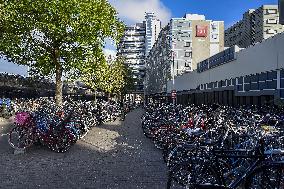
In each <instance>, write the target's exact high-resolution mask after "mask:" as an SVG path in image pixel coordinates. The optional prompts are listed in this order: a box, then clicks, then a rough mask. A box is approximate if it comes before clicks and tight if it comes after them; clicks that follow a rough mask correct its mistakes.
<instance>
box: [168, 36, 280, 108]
mask: <svg viewBox="0 0 284 189" xmlns="http://www.w3.org/2000/svg"><path fill="white" fill-rule="evenodd" d="M231 49H233V50H231ZM226 51H228V53H225V51H224V52H221V53H219V54H217V55H215V57H214V58H212V57H210V58H209V59H208V61H207V62H206V60H205V62H201V63H199V66H198V69H197V70H194V71H193V72H191V73H187V74H184V75H182V76H178V77H177V78H175V82H174V85H173V82H172V81H168V83H167V93H168V94H169V93H170V92H171V90H173V89H175V90H177V91H178V92H177V93H178V95H177V96H178V100H179V102H180V103H182V102H181V101H184V102H186V103H197V104H203V103H205V104H210V103H220V104H229V105H243V104H256V105H260V104H261V103H265V102H267V103H275V102H276V100H277V99H282V100H284V33H281V34H277V35H275V36H273V37H271V38H269V39H266V40H264V41H263V42H262V43H259V44H256V45H254V46H250V47H249V48H247V49H238V48H237V47H232V48H230V49H229V50H226ZM184 102H183V103H184Z"/></svg>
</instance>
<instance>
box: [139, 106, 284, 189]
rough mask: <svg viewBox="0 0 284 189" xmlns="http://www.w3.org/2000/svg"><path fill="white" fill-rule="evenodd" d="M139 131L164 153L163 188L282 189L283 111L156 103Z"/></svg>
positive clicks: (275, 108)
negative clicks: (165, 177) (165, 179)
mask: <svg viewBox="0 0 284 189" xmlns="http://www.w3.org/2000/svg"><path fill="white" fill-rule="evenodd" d="M145 110H146V111H145V114H144V115H143V116H142V129H143V131H144V134H145V135H146V136H147V137H148V138H150V139H151V140H152V141H153V142H154V144H155V146H156V147H157V148H158V149H161V150H162V152H163V157H164V160H165V162H166V164H167V166H168V168H169V169H168V170H169V171H168V182H167V188H168V189H170V188H176V187H177V188H180V187H185V188H210V189H211V188H218V189H219V188H234V189H235V188H245V189H247V188H249V189H250V188H253V189H258V188H265V189H269V188H271V189H272V188H273V189H276V188H277V189H284V135H283V134H284V109H282V108H279V107H272V106H270V107H256V106H246V107H239V108H235V107H228V106H219V105H211V106H205V105H202V106H196V105H190V106H187V107H183V106H181V105H177V106H174V105H165V104H162V105H154V104H150V105H148V106H146V107H145Z"/></svg>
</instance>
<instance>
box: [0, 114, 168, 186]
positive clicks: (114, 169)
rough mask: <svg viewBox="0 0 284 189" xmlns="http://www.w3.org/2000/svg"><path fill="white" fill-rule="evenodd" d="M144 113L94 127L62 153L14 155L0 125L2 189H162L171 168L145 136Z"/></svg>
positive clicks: (34, 150)
mask: <svg viewBox="0 0 284 189" xmlns="http://www.w3.org/2000/svg"><path fill="white" fill-rule="evenodd" d="M142 113H143V111H142V110H141V109H138V110H134V111H133V112H130V113H129V114H128V115H127V116H126V119H125V121H124V122H120V121H118V120H117V121H116V122H114V123H109V124H105V125H102V126H100V127H95V128H93V129H92V130H91V131H90V132H89V133H88V135H87V136H86V137H85V139H84V140H82V141H78V142H77V143H76V144H75V145H74V146H73V147H72V148H71V150H70V151H68V152H67V153H64V154H59V153H54V152H52V151H50V150H49V149H46V148H43V147H41V146H34V147H32V148H30V149H29V150H28V151H27V153H25V154H21V155H13V151H12V149H11V148H10V147H9V145H8V142H7V136H6V135H3V136H2V134H5V133H6V132H7V130H9V126H7V123H6V124H3V123H2V124H0V134H1V135H0V188H96V189H97V188H98V189H105V188H106V189H108V188H109V189H112V188H115V189H116V188H118V189H135V188H147V189H160V188H161V189H164V188H165V185H166V175H167V167H166V166H165V164H164V163H163V160H162V154H161V152H160V151H159V150H157V149H156V148H155V147H154V145H153V144H152V142H151V141H150V140H149V139H147V138H146V137H144V135H143V132H142V130H141V125H140V117H141V115H142Z"/></svg>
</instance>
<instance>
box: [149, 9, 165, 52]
mask: <svg viewBox="0 0 284 189" xmlns="http://www.w3.org/2000/svg"><path fill="white" fill-rule="evenodd" d="M145 24H146V38H145V49H146V52H145V55H146V56H147V55H148V54H149V52H150V50H151V49H152V47H153V45H154V43H155V41H156V40H157V38H158V35H159V33H160V31H161V21H160V20H159V19H158V18H157V17H156V16H155V15H154V13H145Z"/></svg>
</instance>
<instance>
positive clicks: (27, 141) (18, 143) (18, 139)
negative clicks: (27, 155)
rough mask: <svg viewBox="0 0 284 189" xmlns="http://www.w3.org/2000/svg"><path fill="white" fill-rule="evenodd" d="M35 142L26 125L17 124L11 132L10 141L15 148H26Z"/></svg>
mask: <svg viewBox="0 0 284 189" xmlns="http://www.w3.org/2000/svg"><path fill="white" fill-rule="evenodd" d="M33 142H34V141H33V137H32V135H31V133H30V130H29V129H28V128H26V127H21V126H16V127H14V128H13V129H11V131H10V132H9V138H8V143H9V145H10V146H11V147H12V148H13V149H15V150H24V149H26V148H28V147H30V146H31V145H32V144H33Z"/></svg>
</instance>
